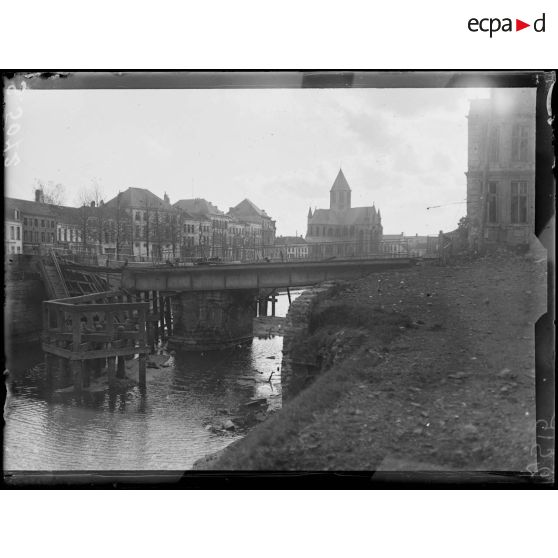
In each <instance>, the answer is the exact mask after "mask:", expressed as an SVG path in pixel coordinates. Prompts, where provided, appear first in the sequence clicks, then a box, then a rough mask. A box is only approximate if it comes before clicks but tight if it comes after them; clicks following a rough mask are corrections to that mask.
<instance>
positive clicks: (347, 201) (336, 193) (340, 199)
mask: <svg viewBox="0 0 558 558" xmlns="http://www.w3.org/2000/svg"><path fill="white" fill-rule="evenodd" d="M350 207H351V188H350V186H349V183H348V182H347V179H346V178H345V175H344V174H343V171H342V170H341V169H339V173H338V174H337V178H336V179H335V182H334V183H333V186H332V187H331V190H330V191H329V208H330V209H337V210H340V211H342V210H344V209H349V208H350Z"/></svg>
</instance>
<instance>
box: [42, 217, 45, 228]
mask: <svg viewBox="0 0 558 558" xmlns="http://www.w3.org/2000/svg"><path fill="white" fill-rule="evenodd" d="M44 226H45V220H44V219H41V227H44Z"/></svg>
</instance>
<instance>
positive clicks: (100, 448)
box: [4, 293, 298, 470]
mask: <svg viewBox="0 0 558 558" xmlns="http://www.w3.org/2000/svg"><path fill="white" fill-rule="evenodd" d="M297 294H298V293H292V298H295V297H296V296H297ZM287 308H288V302H287V299H286V295H281V296H280V297H279V303H278V305H277V311H278V315H285V313H286V311H287ZM282 346H283V339H282V337H274V338H271V339H256V338H255V339H253V341H252V343H251V344H248V345H245V346H242V347H240V348H237V349H234V350H228V351H219V352H211V353H205V354H192V353H186V352H180V351H179V352H177V354H176V363H175V367H174V368H159V369H148V378H147V387H146V390H145V391H143V392H142V391H140V389H139V387H134V388H132V389H129V390H128V391H126V392H125V393H114V392H110V393H109V392H104V391H102V392H97V393H95V392H93V393H88V392H85V393H84V394H83V396H82V397H81V398H80V399H79V400H78V399H76V398H75V396H74V394H73V393H67V394H60V393H55V392H54V391H53V390H52V389H51V388H50V387H49V386H48V384H47V381H46V377H45V374H44V370H43V369H42V368H41V367H35V368H33V365H35V364H36V363H38V362H40V361H41V360H42V353H41V352H40V350H39V348H38V347H37V348H35V349H33V348H32V347H29V346H26V347H25V351H21V352H18V353H16V354H14V355H12V357H11V358H10V359H9V362H10V367H11V368H10V372H11V374H10V380H11V382H15V388H16V393H15V394H13V395H12V396H10V397H9V398H8V400H7V402H6V407H5V410H4V418H5V421H6V428H5V431H4V435H5V436H4V450H5V451H4V468H5V469H7V470H103V469H104V470H111V469H112V470H118V469H127V470H134V469H146V470H155V469H180V470H182V469H189V468H191V466H192V464H193V463H194V461H196V460H197V459H198V458H200V457H202V456H204V455H207V454H209V453H212V452H214V451H217V450H219V449H222V448H223V447H225V446H226V445H228V444H229V443H231V442H232V441H234V440H235V439H238V437H240V436H242V435H243V432H242V431H240V432H239V431H236V432H218V433H216V432H212V431H211V430H208V429H207V428H206V425H207V423H208V422H211V421H212V420H214V419H215V418H216V417H219V416H222V415H223V413H234V411H235V409H238V408H242V407H243V406H244V405H246V404H250V403H251V402H253V401H254V400H255V399H265V400H266V401H265V407H264V408H267V409H273V410H274V409H278V408H280V406H281V370H280V367H281V351H282ZM12 385H13V384H12Z"/></svg>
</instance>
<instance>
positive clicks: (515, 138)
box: [512, 124, 529, 161]
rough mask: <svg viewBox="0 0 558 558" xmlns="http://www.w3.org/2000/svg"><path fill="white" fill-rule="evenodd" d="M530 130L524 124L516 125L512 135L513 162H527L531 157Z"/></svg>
mask: <svg viewBox="0 0 558 558" xmlns="http://www.w3.org/2000/svg"><path fill="white" fill-rule="evenodd" d="M528 149H529V128H528V127H527V126H525V125H523V124H516V125H515V126H514V127H513V134H512V160H513V161H527V160H528V157H529V153H528Z"/></svg>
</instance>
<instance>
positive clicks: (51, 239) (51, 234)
mask: <svg viewBox="0 0 558 558" xmlns="http://www.w3.org/2000/svg"><path fill="white" fill-rule="evenodd" d="M50 241H51V242H52V244H54V233H52V232H51V233H50Z"/></svg>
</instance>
